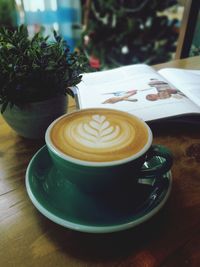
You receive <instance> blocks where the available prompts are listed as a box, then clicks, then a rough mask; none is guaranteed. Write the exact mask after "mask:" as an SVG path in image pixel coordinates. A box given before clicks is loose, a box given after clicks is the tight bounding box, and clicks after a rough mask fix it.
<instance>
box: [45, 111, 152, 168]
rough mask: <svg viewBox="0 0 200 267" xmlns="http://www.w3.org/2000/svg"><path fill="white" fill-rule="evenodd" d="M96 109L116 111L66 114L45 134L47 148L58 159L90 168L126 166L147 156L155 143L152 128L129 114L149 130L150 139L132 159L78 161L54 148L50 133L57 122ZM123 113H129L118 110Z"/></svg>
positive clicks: (51, 125) (50, 126)
mask: <svg viewBox="0 0 200 267" xmlns="http://www.w3.org/2000/svg"><path fill="white" fill-rule="evenodd" d="M95 109H104V110H114V109H109V108H87V109H80V110H76V111H73V112H70V113H66V114H64V115H62V116H60V117H58V118H57V119H55V120H54V121H53V122H52V123H51V124H50V125H49V126H48V128H47V130H46V133H45V142H46V145H47V147H48V148H49V149H50V150H51V151H52V152H53V153H54V154H56V155H57V156H58V157H60V158H62V159H64V160H66V161H69V162H72V163H74V164H78V165H83V166H89V167H105V166H114V165H120V164H124V163H128V162H130V161H132V160H135V159H137V158H140V157H141V156H142V155H144V154H145V152H147V151H148V149H149V148H150V146H151V145H152V141H153V134H152V131H151V129H150V127H149V126H148V124H147V123H146V122H145V121H143V120H142V119H140V118H139V117H137V116H135V115H133V114H130V113H128V114H129V116H132V117H133V118H136V119H137V120H139V121H140V122H141V123H142V124H143V126H144V127H145V128H146V129H147V133H148V139H147V142H146V144H145V145H144V147H143V148H142V149H141V150H140V151H139V152H137V153H135V154H134V155H132V156H130V157H126V158H123V159H120V160H113V161H101V162H95V161H86V160H81V159H77V158H74V157H71V156H69V155H66V154H65V153H63V152H62V151H60V150H59V149H58V148H57V147H56V146H54V144H53V142H52V141H51V138H50V132H51V129H52V128H53V126H54V124H56V123H57V121H59V120H60V119H62V118H63V117H66V116H68V115H69V114H72V113H77V112H80V111H84V110H95ZM114 111H116V110H114ZM117 111H119V112H121V113H125V114H127V112H124V111H121V110H117Z"/></svg>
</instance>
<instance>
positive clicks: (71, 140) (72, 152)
mask: <svg viewBox="0 0 200 267" xmlns="http://www.w3.org/2000/svg"><path fill="white" fill-rule="evenodd" d="M148 137H149V133H148V129H147V127H146V125H145V124H144V123H143V122H142V121H140V120H139V119H138V118H136V117H134V116H132V115H130V114H128V113H125V112H121V111H118V110H111V109H101V108H97V109H84V110H81V111H78V112H73V113H71V114H68V115H67V116H63V117H61V118H60V119H58V120H57V121H56V122H55V123H54V124H53V126H52V128H51V131H50V139H51V142H52V144H53V146H54V147H55V148H56V149H58V150H59V151H61V152H62V153H64V154H65V155H67V156H70V157H72V158H75V159H79V160H83V161H91V162H111V161H116V160H121V159H125V158H129V157H131V156H133V155H135V154H137V153H138V152H140V151H141V150H142V149H143V148H144V146H145V145H146V144H147V142H148Z"/></svg>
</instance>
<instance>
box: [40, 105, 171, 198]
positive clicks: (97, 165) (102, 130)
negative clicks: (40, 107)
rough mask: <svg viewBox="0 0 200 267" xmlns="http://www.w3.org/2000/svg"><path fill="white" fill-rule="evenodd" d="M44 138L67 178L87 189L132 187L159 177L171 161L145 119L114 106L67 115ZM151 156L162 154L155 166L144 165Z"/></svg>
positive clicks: (58, 167)
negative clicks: (157, 143) (142, 180)
mask: <svg viewBox="0 0 200 267" xmlns="http://www.w3.org/2000/svg"><path fill="white" fill-rule="evenodd" d="M45 141H46V144H47V148H48V151H49V154H50V156H51V158H52V160H53V163H54V164H55V166H56V168H57V169H58V170H59V171H60V173H61V174H62V175H63V176H64V177H65V179H67V180H68V181H70V182H71V183H73V184H75V185H76V186H77V187H78V188H79V189H80V190H84V191H85V192H91V193H97V192H101V193H102V192H106V191H111V190H112V191H113V190H124V189H126V188H128V187H130V186H132V187H133V189H134V187H137V183H138V179H140V178H152V177H153V178H156V177H160V176H161V175H163V174H164V173H166V172H168V171H169V170H170V168H171V166H172V162H173V160H172V154H171V152H170V151H169V150H168V149H167V148H166V147H164V146H161V145H152V141H153V137H152V132H151V130H150V128H149V126H148V125H147V124H146V123H145V122H144V121H142V120H140V119H139V118H137V117H135V116H133V115H131V114H129V113H127V112H123V111H118V110H114V109H105V108H93V109H82V110H79V111H75V112H72V113H70V114H66V115H64V116H62V117H60V118H58V119H57V120H55V121H54V122H53V123H52V124H51V125H50V126H49V127H48V129H47V131H46V135H45ZM154 157H160V158H161V160H160V162H159V164H158V166H154V167H153V169H152V168H147V167H145V164H146V165H148V161H150V160H152V159H153V158H154ZM55 179H56V177H55Z"/></svg>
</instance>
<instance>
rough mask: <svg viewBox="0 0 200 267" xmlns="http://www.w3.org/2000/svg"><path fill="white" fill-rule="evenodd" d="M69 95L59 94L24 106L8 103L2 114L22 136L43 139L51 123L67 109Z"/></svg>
mask: <svg viewBox="0 0 200 267" xmlns="http://www.w3.org/2000/svg"><path fill="white" fill-rule="evenodd" d="M67 104H68V97H67V96H65V95H63V96H58V97H55V98H51V99H48V100H45V101H41V102H33V103H28V104H26V105H25V106H23V107H18V106H15V105H14V106H13V107H12V108H10V106H9V105H8V106H7V108H6V110H5V111H4V113H3V114H2V116H3V118H4V120H5V121H6V122H7V124H8V125H9V126H10V127H11V128H12V129H13V130H14V131H15V132H16V133H17V134H19V135H20V136H23V137H26V138H30V139H42V138H44V136H45V131H46V129H47V128H48V126H49V124H51V122H52V121H54V120H55V119H56V118H58V117H59V116H61V115H63V114H65V113H66V111H67Z"/></svg>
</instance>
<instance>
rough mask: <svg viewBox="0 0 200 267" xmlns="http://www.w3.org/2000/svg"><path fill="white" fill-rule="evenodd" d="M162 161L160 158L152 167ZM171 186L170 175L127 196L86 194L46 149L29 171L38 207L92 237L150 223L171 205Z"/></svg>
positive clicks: (144, 183) (141, 184) (145, 183)
mask: <svg viewBox="0 0 200 267" xmlns="http://www.w3.org/2000/svg"><path fill="white" fill-rule="evenodd" d="M158 161H159V162H160V161H161V159H160V158H159V157H157V158H156V159H154V161H152V162H151V163H150V165H151V166H152V165H153V166H154V165H156V164H157V163H158ZM148 167H149V166H146V168H148ZM171 183H172V177H171V172H168V173H166V174H165V175H164V176H163V177H161V178H159V179H156V180H155V179H151V180H149V179H148V180H147V179H146V181H145V179H142V180H140V182H139V183H138V186H137V190H133V189H131V190H130V192H128V193H127V192H126V194H123V193H122V192H118V193H117V194H116V193H115V194H112V193H109V194H107V195H98V196H97V195H90V194H85V193H83V192H81V191H79V189H78V188H77V187H76V186H74V185H73V184H71V183H70V182H68V181H67V180H66V179H65V177H63V176H62V174H61V173H60V172H59V171H58V170H57V169H56V168H55V167H54V166H53V164H52V161H51V158H50V156H49V153H48V151H47V147H46V146H44V147H42V148H41V149H40V150H39V151H38V152H37V153H36V154H35V155H34V157H33V158H32V160H31V161H30V163H29V165H28V168H27V171H26V189H27V192H28V195H29V197H30V199H31V201H32V203H33V204H34V205H35V207H36V208H37V209H38V210H39V211H40V212H41V213H42V214H43V215H44V216H46V217H47V218H49V219H50V220H52V221H53V222H55V223H57V224H60V225H62V226H64V227H67V228H70V229H74V230H77V231H81V232H88V233H109V232H116V231H121V230H125V229H128V228H132V227H134V226H136V225H138V224H141V223H143V222H144V221H146V220H148V219H150V218H151V217H152V216H153V215H155V214H156V213H157V212H158V211H159V210H160V209H161V208H162V207H163V205H164V204H165V202H166V201H167V198H168V196H169V194H170V190H171Z"/></svg>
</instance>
